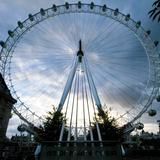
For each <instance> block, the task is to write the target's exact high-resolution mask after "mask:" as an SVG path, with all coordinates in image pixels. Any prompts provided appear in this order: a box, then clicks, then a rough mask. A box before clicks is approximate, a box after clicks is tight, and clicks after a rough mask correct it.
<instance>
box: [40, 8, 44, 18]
mask: <svg viewBox="0 0 160 160" xmlns="http://www.w3.org/2000/svg"><path fill="white" fill-rule="evenodd" d="M40 13H41V15H42V16H44V15H45V11H44V9H43V8H41V9H40Z"/></svg>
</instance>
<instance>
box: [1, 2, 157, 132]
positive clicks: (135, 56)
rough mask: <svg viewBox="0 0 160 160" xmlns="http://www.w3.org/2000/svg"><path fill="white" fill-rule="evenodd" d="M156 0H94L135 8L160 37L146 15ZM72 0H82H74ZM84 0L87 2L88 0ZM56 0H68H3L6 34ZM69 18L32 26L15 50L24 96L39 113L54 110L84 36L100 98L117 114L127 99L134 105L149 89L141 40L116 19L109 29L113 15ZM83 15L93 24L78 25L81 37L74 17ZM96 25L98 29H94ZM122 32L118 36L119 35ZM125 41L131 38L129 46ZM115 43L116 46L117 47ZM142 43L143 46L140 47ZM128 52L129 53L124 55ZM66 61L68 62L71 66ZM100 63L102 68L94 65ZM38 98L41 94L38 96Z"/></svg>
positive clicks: (3, 31) (128, 9) (17, 84)
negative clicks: (134, 36) (147, 88)
mask: <svg viewBox="0 0 160 160" xmlns="http://www.w3.org/2000/svg"><path fill="white" fill-rule="evenodd" d="M152 1H153V0H152ZM152 1H147V2H146V0H141V2H139V3H138V2H136V1H132V0H129V1H127V0H124V1H121V2H117V1H116V0H107V1H105V0H101V1H99V0H95V1H94V2H95V3H102V4H103V3H107V6H109V7H111V8H113V9H114V8H119V10H120V11H122V12H124V13H125V14H127V13H130V14H131V17H133V18H134V19H136V20H139V19H142V20H143V24H144V25H145V27H146V28H147V29H148V28H149V27H150V28H153V32H152V33H153V34H152V35H153V38H155V39H158V38H159V35H160V32H159V25H158V24H156V23H152V22H151V20H150V19H149V18H148V16H147V13H148V9H149V8H150V6H151V4H152ZM69 2H77V1H75V0H72V1H69ZM83 2H85V3H86V1H85V0H83ZM87 2H91V1H87ZM52 3H56V4H61V3H64V1H58V0H56V1H54V2H53V1H49V0H46V1H42V0H38V1H33V2H32V3H30V2H28V1H27V0H16V1H10V0H5V1H4V0H0V8H1V10H0V14H1V18H2V20H1V21H0V29H1V39H5V38H6V37H7V30H9V29H14V28H15V27H16V25H17V24H16V22H17V21H18V20H24V19H26V18H27V16H28V14H29V13H32V14H34V13H36V12H38V11H39V9H40V8H42V7H43V8H48V7H50V6H52ZM142 8H143V9H142ZM13 13H14V14H13ZM137 13H138V14H137ZM64 17H65V18H63V16H60V17H55V19H54V20H55V21H53V22H45V23H43V22H42V23H41V24H40V25H39V26H38V27H36V28H35V29H31V32H29V33H28V34H27V35H26V36H24V39H22V41H21V42H20V44H19V45H18V46H17V48H16V49H15V53H14V56H13V61H12V66H13V68H11V70H12V78H13V82H14V85H15V89H16V90H17V93H18V95H20V96H21V98H22V100H23V101H24V102H25V104H27V105H29V106H31V108H32V110H33V111H34V112H37V113H38V111H39V110H41V109H42V108H44V111H43V112H46V111H47V110H48V109H49V108H47V106H50V104H57V105H58V103H59V97H60V96H61V94H62V91H63V87H64V84H65V82H66V77H67V75H68V73H69V71H70V67H69V66H70V64H71V63H72V60H73V59H72V56H73V54H75V53H76V52H77V48H78V47H77V42H78V40H79V38H80V37H83V38H85V37H86V43H84V44H83V45H84V48H85V47H86V46H88V50H86V52H87V51H88V53H87V54H88V55H87V56H88V57H89V60H90V61H91V62H92V63H93V65H91V70H92V72H93V77H94V80H95V83H96V86H97V88H98V91H99V94H100V97H103V98H102V99H103V103H104V102H105V101H106V103H107V104H108V106H110V105H111V106H116V107H117V108H118V109H117V111H118V113H119V114H121V109H123V108H125V109H127V108H128V106H127V105H129V104H128V103H127V101H126V100H128V101H130V103H131V102H132V103H131V104H132V105H133V104H135V103H136V101H137V99H138V98H139V96H140V95H141V93H142V94H144V88H145V84H146V79H147V77H146V76H145V75H146V74H144V73H147V65H145V64H144V63H142V62H143V61H145V60H146V59H145V58H144V57H145V56H144V55H141V57H140V56H139V55H140V54H141V53H142V52H143V53H144V51H142V49H141V48H140V47H139V45H138V44H137V43H134V42H136V40H135V39H134V38H133V36H130V35H129V33H128V32H127V30H123V29H121V26H120V25H119V26H118V27H117V23H116V24H115V25H112V27H111V28H109V26H108V24H110V23H111V21H109V20H108V19H104V18H101V19H100V20H99V17H98V16H90V18H91V19H92V21H89V20H88V18H87V16H86V17H85V18H84V16H79V20H78V21H77V20H76V19H75V18H74V16H68V17H67V16H65V15H64ZM93 17H94V18H93ZM83 20H84V21H85V22H87V24H90V25H88V26H90V27H88V26H87V25H84V26H81V27H79V26H78V27H79V29H80V31H81V30H83V29H84V30H86V32H85V34H79V35H78V36H77V35H76V34H75V31H76V29H77V28H76V27H74V26H73V23H70V22H73V21H75V23H79V24H81V22H82V21H83ZM91 24H92V25H91ZM96 24H98V25H96ZM103 25H106V28H104V27H102V26H103ZM47 28H49V29H47ZM107 28H109V29H108V32H103V31H106V29H107ZM92 29H94V32H93V31H92ZM98 31H99V32H98ZM99 33H101V36H100V37H99V39H98V40H97V41H94V38H95V37H96V36H98V34H99ZM105 33H107V34H105ZM124 35H125V36H126V37H129V38H130V39H127V38H123V37H125V36H124ZM76 36H77V37H76ZM105 36H106V37H105ZM117 37H118V38H119V40H117ZM103 38H106V39H107V40H108V41H103ZM90 40H92V42H93V41H94V43H90V44H89V45H88V43H87V41H90ZM99 40H101V43H99V42H98V41H99ZM117 41H118V42H119V46H118V47H117V48H118V49H119V48H120V49H121V51H123V52H121V53H120V52H119V50H118V49H117V48H116V45H117V44H116V42H117ZM111 42H112V43H111ZM126 42H131V43H130V44H128V45H126ZM98 43H99V44H98ZM106 44H107V45H106ZM113 47H115V49H114V50H113ZM137 48H138V49H139V51H137ZM127 49H128V52H127V53H126V52H125V50H127ZM95 50H96V51H95ZM53 51H54V52H53ZM97 52H98V53H101V56H97V55H96V53H97ZM118 52H119V57H118V58H119V59H116V56H117V54H115V53H118ZM143 53H142V54H143ZM105 54H108V57H107V58H106V59H105V58H104V55H105ZM124 55H125V58H124V57H123V56H124ZM48 57H49V58H48ZM120 60H121V61H120ZM118 61H120V64H118ZM62 62H65V63H66V64H67V65H65V64H64V63H62ZM113 64H114V65H113ZM98 65H99V66H100V67H99V68H98V67H97V66H98ZM96 67H97V70H94V68H96ZM145 68H146V69H145ZM137 70H138V72H137ZM104 71H105V72H107V73H108V74H106V73H105V74H106V75H107V76H105V78H101V79H99V77H101V76H102V77H103V76H104V75H103V74H104V73H103V72H104ZM124 72H125V73H124ZM96 75H97V76H96ZM114 75H115V77H114ZM121 82H123V83H121ZM138 82H139V83H138ZM104 86H105V87H104ZM104 88H105V90H104ZM122 93H123V95H122ZM102 95H105V96H102ZM39 97H40V99H39V100H38V98H39ZM33 102H34V103H33ZM118 102H119V103H118ZM44 106H45V107H44ZM156 106H158V105H156ZM116 107H114V108H116ZM137 111H139V110H137ZM43 112H42V110H41V111H40V112H39V114H40V115H41V114H43ZM135 112H136V111H135ZM114 114H116V113H114ZM132 116H133V115H132ZM129 118H130V117H129ZM156 118H157V117H156ZM146 120H148V119H147V118H145V119H144V121H146ZM12 122H13V123H12ZM15 123H16V120H14V119H12V120H11V122H10V124H9V126H10V127H9V128H10V129H9V130H8V132H9V133H11V132H14V131H13V130H14V128H15Z"/></svg>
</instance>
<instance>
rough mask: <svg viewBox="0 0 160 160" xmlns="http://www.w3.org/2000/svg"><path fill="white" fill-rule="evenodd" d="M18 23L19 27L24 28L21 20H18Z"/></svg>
mask: <svg viewBox="0 0 160 160" xmlns="http://www.w3.org/2000/svg"><path fill="white" fill-rule="evenodd" d="M17 24H18V27H19V28H20V29H22V28H23V23H22V22H21V21H18V22H17Z"/></svg>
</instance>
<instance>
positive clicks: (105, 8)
mask: <svg viewBox="0 0 160 160" xmlns="http://www.w3.org/2000/svg"><path fill="white" fill-rule="evenodd" d="M106 10H107V6H106V5H105V4H104V5H103V7H102V11H103V12H106Z"/></svg>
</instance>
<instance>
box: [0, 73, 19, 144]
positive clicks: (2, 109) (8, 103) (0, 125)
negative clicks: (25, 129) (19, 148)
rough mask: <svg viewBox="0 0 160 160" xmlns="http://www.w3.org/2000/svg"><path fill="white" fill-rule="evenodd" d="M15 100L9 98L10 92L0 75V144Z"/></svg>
mask: <svg viewBox="0 0 160 160" xmlns="http://www.w3.org/2000/svg"><path fill="white" fill-rule="evenodd" d="M15 103H16V100H15V99H14V98H13V97H12V96H11V94H10V91H9V89H8V87H7V85H6V83H5V81H4V79H3V77H2V75H1V73H0V144H1V142H2V141H4V140H5V139H6V131H7V126H8V122H9V119H10V118H11V110H12V107H13V105H14V104H15Z"/></svg>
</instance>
